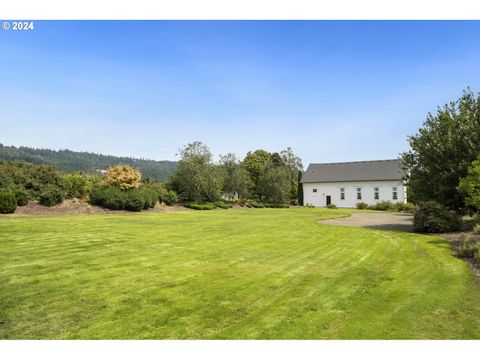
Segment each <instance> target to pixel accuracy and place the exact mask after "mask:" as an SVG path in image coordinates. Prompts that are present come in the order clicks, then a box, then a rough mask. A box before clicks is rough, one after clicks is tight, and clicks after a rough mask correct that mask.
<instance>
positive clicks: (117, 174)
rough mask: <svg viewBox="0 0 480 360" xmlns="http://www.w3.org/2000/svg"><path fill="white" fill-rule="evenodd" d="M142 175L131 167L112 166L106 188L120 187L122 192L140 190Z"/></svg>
mask: <svg viewBox="0 0 480 360" xmlns="http://www.w3.org/2000/svg"><path fill="white" fill-rule="evenodd" d="M141 178H142V174H141V173H140V171H138V170H136V169H134V168H132V167H131V166H130V165H118V166H112V167H109V168H108V169H107V175H106V177H105V180H104V182H103V185H104V186H110V185H114V186H118V187H119V188H120V189H122V190H131V189H138V187H139V186H140V179H141Z"/></svg>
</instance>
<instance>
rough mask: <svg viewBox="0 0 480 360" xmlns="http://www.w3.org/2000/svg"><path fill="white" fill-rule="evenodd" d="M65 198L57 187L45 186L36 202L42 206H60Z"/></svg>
mask: <svg viewBox="0 0 480 360" xmlns="http://www.w3.org/2000/svg"><path fill="white" fill-rule="evenodd" d="M64 197H65V194H64V192H63V190H62V189H60V188H59V187H58V186H54V185H50V186H46V187H45V188H44V189H43V191H42V192H41V193H40V196H39V198H38V201H39V202H40V204H42V205H44V206H54V205H57V204H60V203H61V202H62V201H63V199H64Z"/></svg>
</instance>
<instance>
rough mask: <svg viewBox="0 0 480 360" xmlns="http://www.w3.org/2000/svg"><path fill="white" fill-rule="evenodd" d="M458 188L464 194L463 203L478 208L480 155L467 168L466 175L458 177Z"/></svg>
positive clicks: (479, 196) (479, 202) (479, 199)
mask: <svg viewBox="0 0 480 360" xmlns="http://www.w3.org/2000/svg"><path fill="white" fill-rule="evenodd" d="M458 190H459V191H460V193H462V194H463V195H464V196H465V204H466V205H468V206H472V207H474V208H475V209H477V210H480V157H479V158H478V159H477V160H475V161H474V162H473V163H472V164H471V165H470V167H469V168H468V174H467V176H466V177H464V178H462V179H460V183H459V185H458Z"/></svg>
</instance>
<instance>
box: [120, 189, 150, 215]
mask: <svg viewBox="0 0 480 360" xmlns="http://www.w3.org/2000/svg"><path fill="white" fill-rule="evenodd" d="M124 208H125V210H129V211H142V210H143V209H145V199H144V198H143V196H142V194H140V193H133V192H132V193H130V194H128V195H127V197H126V198H125V205H124Z"/></svg>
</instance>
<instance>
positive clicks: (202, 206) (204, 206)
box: [185, 202, 215, 210]
mask: <svg viewBox="0 0 480 360" xmlns="http://www.w3.org/2000/svg"><path fill="white" fill-rule="evenodd" d="M185 207H187V208H190V209H194V210H213V209H215V205H213V204H197V203H193V202H192V203H186V204H185Z"/></svg>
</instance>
